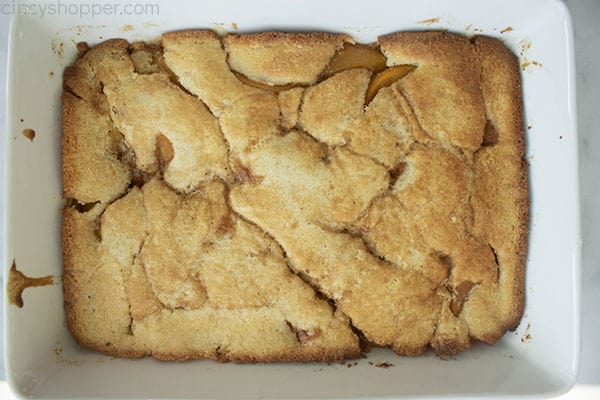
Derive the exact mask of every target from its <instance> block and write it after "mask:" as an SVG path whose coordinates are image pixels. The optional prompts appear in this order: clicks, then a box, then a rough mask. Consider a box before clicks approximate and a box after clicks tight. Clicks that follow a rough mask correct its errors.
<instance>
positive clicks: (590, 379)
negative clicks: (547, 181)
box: [0, 0, 600, 399]
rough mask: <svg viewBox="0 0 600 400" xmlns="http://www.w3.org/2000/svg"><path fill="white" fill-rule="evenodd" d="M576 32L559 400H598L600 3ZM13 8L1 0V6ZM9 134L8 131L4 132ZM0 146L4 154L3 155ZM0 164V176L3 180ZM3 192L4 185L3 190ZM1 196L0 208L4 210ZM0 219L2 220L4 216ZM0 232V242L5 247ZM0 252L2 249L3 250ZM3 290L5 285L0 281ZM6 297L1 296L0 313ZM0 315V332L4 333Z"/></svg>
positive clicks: (0, 122)
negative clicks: (576, 334) (575, 158)
mask: <svg viewBox="0 0 600 400" xmlns="http://www.w3.org/2000/svg"><path fill="white" fill-rule="evenodd" d="M565 2H566V4H567V6H568V8H569V10H570V12H571V16H572V19H573V26H574V29H575V47H576V65H577V106H578V124H579V152H580V181H581V183H580V184H581V216H582V221H581V226H582V235H583V254H582V267H583V271H582V277H583V285H582V288H583V296H582V299H583V305H582V312H583V315H582V321H583V338H582V357H581V372H580V376H579V381H578V383H577V385H576V386H575V388H574V389H573V390H572V391H571V392H569V393H567V394H566V395H564V396H563V397H561V398H564V399H600V319H599V318H598V310H600V110H599V104H600V65H599V64H600V25H599V24H598V22H600V1H598V0H565ZM5 3H11V2H10V1H9V0H0V5H2V4H5ZM9 20H10V15H6V14H3V13H2V11H1V8H0V127H2V128H0V129H2V131H4V130H5V124H4V119H5V113H6V110H5V102H6V98H5V88H6V51H7V42H8V40H7V39H8V25H9ZM3 133H4V134H9V132H3ZM2 143H3V141H0V154H3V152H4V149H2ZM1 168H2V163H0V177H1V176H2V170H1ZM0 187H1V186H0ZM2 207H3V204H2V197H1V196H0V209H2ZM0 218H1V215H0ZM1 235H2V232H0V243H2V241H3V240H2V236H1ZM0 251H1V249H0ZM0 285H2V287H3V286H4V283H3V279H2V277H1V276H0ZM3 302H4V296H0V314H1V310H2V303H3ZM2 321H3V319H2V316H1V315H0V332H2V329H1V328H2V326H1V325H2V323H3V322H2ZM3 354H4V348H3V342H2V343H0V398H2V399H11V398H14V397H13V396H12V395H11V393H10V391H9V389H8V385H7V384H6V382H5V381H4V379H5V373H4V365H3V364H2V360H3V359H4V356H3Z"/></svg>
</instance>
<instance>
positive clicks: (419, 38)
mask: <svg viewBox="0 0 600 400" xmlns="http://www.w3.org/2000/svg"><path fill="white" fill-rule="evenodd" d="M378 42H379V44H380V45H381V46H385V47H388V48H389V49H393V48H394V47H396V48H400V47H401V46H404V45H406V44H407V43H411V44H414V43H418V44H419V45H420V46H425V45H426V46H427V51H429V52H431V51H432V52H434V53H435V54H434V56H435V59H436V60H440V61H442V62H448V64H449V65H446V68H452V70H453V73H454V74H455V76H456V77H457V78H459V80H460V81H461V82H465V81H466V79H468V78H467V77H464V79H462V77H463V76H464V71H460V67H461V64H464V63H465V62H475V63H478V64H479V66H478V67H477V68H478V70H479V71H481V72H480V73H481V82H483V79H484V77H483V57H490V58H494V59H495V60H497V61H498V62H500V63H503V64H504V65H505V66H506V67H507V70H508V74H507V78H508V79H509V80H510V81H507V82H506V84H509V83H508V82H512V85H511V90H510V92H511V103H512V104H511V106H512V108H513V110H514V113H513V114H511V115H504V116H502V117H503V118H506V119H507V120H509V121H512V124H511V129H510V131H509V132H505V134H507V135H510V136H511V137H512V139H513V140H514V141H515V143H516V146H515V154H516V155H517V156H518V158H519V159H520V160H521V163H520V166H519V171H520V174H519V176H517V177H516V180H518V181H519V188H520V191H519V193H518V196H519V197H520V200H519V201H518V206H519V221H518V224H519V226H518V233H517V235H518V244H517V248H516V249H515V252H516V254H517V255H518V264H517V265H516V266H515V274H514V276H513V277H512V281H513V288H512V291H513V298H514V307H513V312H512V313H511V315H510V316H509V317H508V320H507V321H505V322H504V323H503V324H501V325H499V326H498V330H497V333H496V334H493V335H489V336H488V337H485V338H482V341H483V342H485V343H487V344H490V345H491V344H494V343H495V342H496V341H497V340H498V339H500V338H501V337H503V336H504V334H505V333H506V332H507V331H512V330H515V329H516V328H517V326H518V325H519V323H520V321H521V319H522V316H523V310H524V306H525V289H524V288H525V263H526V258H527V244H528V235H529V191H528V175H527V162H526V160H525V133H524V132H525V131H524V118H523V98H522V90H521V71H520V68H519V61H518V58H517V56H516V55H515V54H513V53H512V52H511V51H510V50H509V49H508V47H506V46H505V45H504V43H502V41H500V40H498V39H496V38H492V37H488V36H480V35H477V36H474V37H472V38H469V37H467V36H465V35H461V34H457V33H452V32H447V31H416V32H395V33H390V34H386V35H383V36H380V37H379V38H378ZM465 46H474V48H472V49H470V50H472V53H473V54H475V56H474V57H473V58H472V59H470V60H464V59H463V58H462V57H461V53H464V51H463V50H464V48H465ZM452 64H455V65H452ZM479 90H480V91H481V93H482V96H483V91H482V88H481V87H480V88H479ZM483 100H484V101H485V99H483ZM475 341H476V340H475V339H474V338H472V337H470V338H469V343H468V344H467V346H466V347H465V346H464V345H463V344H461V343H458V342H456V341H454V340H451V339H450V340H445V341H444V342H443V343H442V346H441V347H440V349H436V352H437V354H439V355H453V354H457V353H459V352H462V351H464V350H466V349H468V348H469V347H471V345H472V343H473V342H475ZM392 348H393V350H394V352H396V353H397V354H399V355H410V356H412V355H420V354H423V353H425V352H426V351H427V346H424V347H423V348H421V349H420V350H419V349H416V348H411V347H406V348H401V347H394V346H392Z"/></svg>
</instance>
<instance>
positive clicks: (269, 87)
mask: <svg viewBox="0 0 600 400" xmlns="http://www.w3.org/2000/svg"><path fill="white" fill-rule="evenodd" d="M233 73H234V75H235V76H236V77H237V78H238V79H239V80H240V82H242V83H243V84H245V85H248V86H252V87H255V88H257V89H262V90H268V91H270V92H273V93H279V92H283V91H284V90H289V89H293V88H295V87H297V86H298V85H293V84H291V83H288V84H287V85H267V84H266V83H261V82H256V81H253V80H252V79H250V78H248V77H247V76H246V75H243V74H240V73H239V72H235V71H234V72H233Z"/></svg>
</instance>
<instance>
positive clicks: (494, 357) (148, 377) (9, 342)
mask: <svg viewBox="0 0 600 400" xmlns="http://www.w3.org/2000/svg"><path fill="white" fill-rule="evenodd" d="M155 3H157V4H159V7H160V9H159V12H160V14H159V15H137V16H132V15H107V14H103V15H99V16H95V17H94V18H91V16H88V17H87V18H80V16H79V15H60V16H49V15H45V16H44V17H43V18H40V16H38V15H33V16H32V15H29V16H23V15H21V16H17V17H15V18H14V19H13V25H12V27H11V39H10V45H9V46H10V48H9V52H10V56H9V79H8V109H7V132H10V133H11V134H10V135H7V136H6V137H5V140H6V142H5V149H6V151H7V155H8V156H7V157H6V158H5V159H4V160H5V162H6V169H5V171H6V173H7V176H6V183H7V190H6V191H5V192H4V193H5V195H6V196H7V197H6V198H5V206H6V207H5V210H10V213H8V212H7V211H5V214H4V220H5V221H6V229H7V230H6V232H5V235H4V237H5V240H6V243H5V256H4V260H2V262H3V264H4V265H5V266H9V265H10V263H11V261H12V259H13V258H14V259H16V262H17V265H18V267H19V269H20V270H22V271H23V272H25V273H26V274H27V275H30V276H40V275H46V274H53V275H60V274H61V269H62V262H61V257H60V214H59V211H60V207H61V204H62V200H61V188H60V174H59V171H60V169H59V167H60V157H59V154H60V101H59V96H60V87H61V79H60V74H61V72H62V69H63V68H64V66H66V65H68V64H69V63H71V62H72V60H73V59H74V55H75V46H74V44H75V43H76V42H78V41H88V42H89V43H96V42H98V41H99V40H102V39H106V38H109V37H117V36H118V37H125V38H128V39H133V40H137V39H152V38H155V37H157V36H158V34H159V33H160V32H164V31H167V30H173V29H182V28H195V27H212V28H216V29H229V30H232V29H233V27H232V26H231V24H232V23H236V24H237V26H238V28H239V31H242V32H243V31H252V30H267V29H285V30H331V31H337V32H340V31H341V32H347V33H349V34H351V35H353V36H354V37H355V38H356V39H358V40H359V41H372V40H374V39H375V37H376V36H377V35H378V34H381V33H388V32H392V31H397V30H407V29H450V30H452V31H458V32H464V33H468V34H473V33H474V32H475V33H482V34H487V35H492V36H498V37H502V38H503V39H504V40H505V41H506V43H507V45H509V46H510V47H511V48H512V49H513V51H515V52H516V53H517V54H519V53H520V52H521V51H523V53H524V54H523V56H522V61H523V62H526V60H529V61H533V60H535V61H537V62H538V63H541V64H542V65H541V66H536V65H530V66H529V67H527V68H525V70H524V71H523V85H524V97H525V110H526V123H527V125H531V129H529V130H527V143H528V152H527V153H528V160H529V163H530V179H531V195H532V209H531V214H532V222H531V236H530V251H529V256H528V265H527V282H526V285H527V306H526V310H525V317H524V319H523V322H522V324H521V326H520V328H519V329H518V330H517V332H516V334H512V333H509V334H507V336H506V337H505V338H504V339H502V340H501V341H500V342H499V343H497V344H496V345H495V346H493V347H488V346H484V345H479V346H475V348H474V349H472V350H470V351H468V352H466V353H464V354H461V355H460V356H458V357H456V358H452V359H450V360H448V361H445V360H441V359H439V358H436V357H434V356H431V355H429V356H427V357H421V358H415V359H412V358H399V357H396V356H394V355H393V354H392V353H391V352H389V351H387V350H377V351H374V352H372V353H371V354H369V358H368V360H361V361H359V363H358V365H357V366H354V367H352V368H347V367H346V366H344V365H339V364H338V365H330V366H327V365H318V364H307V365H296V364H285V365H244V366H236V365H230V364H225V365H223V364H216V363H213V362H209V361H194V362H188V363H183V364H168V363H160V362H157V361H154V360H151V359H145V360H136V361H132V360H113V359H111V358H107V357H103V356H101V355H99V354H97V353H93V352H89V351H85V350H82V349H80V348H79V347H78V346H77V345H76V344H75V343H74V342H73V341H72V339H71V338H70V337H69V335H68V333H67V331H66V329H65V326H64V315H63V311H62V295H61V287H60V286H59V285H56V286H51V287H45V288H38V289H32V290H27V291H26V292H25V295H24V300H25V307H24V308H23V309H17V308H16V307H14V306H10V305H6V306H5V316H6V326H5V329H6V332H5V333H6V335H5V336H6V338H5V339H6V361H7V365H6V367H7V374H8V379H9V382H10V383H11V385H12V388H13V390H14V391H15V392H16V393H17V394H19V395H22V396H33V397H50V398H52V397H54V398H56V397H60V398H66V397H153V398H158V397H179V398H190V397H194V398H248V397H251V398H253V397H266V398H300V397H303V398H306V397H321V398H323V397H327V398H336V397H357V398H358V397H370V398H373V397H384V396H385V397H389V396H421V395H422V396H436V395H437V396H449V397H462V396H464V395H471V396H472V395H498V396H502V395H511V394H512V395H521V396H524V395H552V394H558V393H560V392H564V391H565V390H567V389H569V388H570V387H571V386H572V385H573V383H574V382H575V379H576V376H577V370H578V365H579V347H580V319H579V315H580V310H579V286H580V282H579V275H580V241H581V239H580V230H579V197H578V175H577V132H576V126H575V117H576V111H575V107H574V104H575V101H574V96H575V93H574V90H575V84H574V70H573V68H574V65H573V48H572V32H571V26H570V19H569V16H568V13H567V11H566V9H565V8H564V6H563V5H562V3H560V2H558V1H552V0H536V1H530V2H526V3H525V2H521V1H517V0H510V1H504V2H501V3H497V4H489V3H487V2H486V3H485V4H480V3H484V2H479V1H475V0H473V1H466V2H465V1H460V2H459V1H450V2H436V3H435V4H433V3H431V4H430V3H429V2H427V4H425V2H423V3H424V4H420V3H419V4H410V5H409V4H408V3H407V4H403V3H402V2H394V1H385V0H376V1H371V2H370V3H369V5H370V6H369V7H368V8H365V7H364V5H363V4H360V6H358V5H357V6H352V5H350V6H349V5H348V4H347V3H346V2H342V1H334V2H322V1H318V0H310V1H305V2H302V3H297V4H296V3H294V5H292V4H285V5H283V4H282V3H281V2H278V1H275V0H260V1H253V2H243V1H220V2H214V3H212V4H200V3H197V4H196V3H191V2H190V3H186V4H182V3H177V4H173V3H169V2H167V1H164V2H161V1H157V2H155ZM440 3H441V4H440ZM523 3H525V4H523ZM257 4H259V6H257ZM316 9H318V10H319V12H318V13H316V12H315V11H314V10H316ZM433 17H439V21H438V22H435V23H432V24H424V23H418V21H423V20H427V19H430V18H433ZM129 25H131V26H129ZM509 26H510V27H512V28H513V30H512V31H508V32H505V33H501V31H502V30H503V29H504V28H506V27H509ZM130 28H133V29H130ZM476 29H477V31H475V30H476ZM479 30H481V31H479ZM61 43H62V45H61ZM528 43H530V44H531V46H530V47H529V48H528ZM51 72H52V73H53V76H51ZM21 118H22V119H23V122H21V121H20V119H21ZM24 128H33V129H34V130H35V131H36V132H37V135H36V138H35V140H34V141H33V142H30V141H29V140H27V139H25V138H24V137H22V136H21V135H20V134H19V133H18V132H20V131H21V130H22V129H24ZM528 325H530V328H529V329H527V326H528ZM526 331H527V333H530V334H531V336H532V338H531V339H530V340H525V341H524V342H522V340H521V339H523V338H524V336H525V334H526ZM368 361H372V362H379V361H388V362H391V363H393V364H395V366H394V367H393V368H389V369H382V368H376V367H373V366H371V365H369V363H368Z"/></svg>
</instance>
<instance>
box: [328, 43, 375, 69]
mask: <svg viewBox="0 0 600 400" xmlns="http://www.w3.org/2000/svg"><path fill="white" fill-rule="evenodd" d="M385 62H386V58H385V56H384V55H383V54H381V52H380V51H379V50H377V49H376V48H374V47H371V46H367V45H365V44H348V43H346V44H344V47H343V48H341V49H340V50H338V51H337V52H336V53H335V54H334V55H333V57H332V58H331V61H330V62H329V66H328V68H327V72H328V73H330V74H333V73H336V72H340V71H343V70H346V69H351V68H368V69H370V70H371V71H373V72H379V71H382V70H384V69H385V67H386V65H385Z"/></svg>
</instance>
